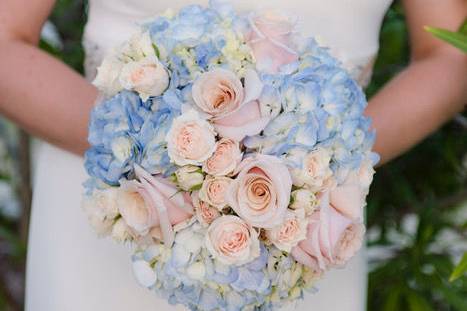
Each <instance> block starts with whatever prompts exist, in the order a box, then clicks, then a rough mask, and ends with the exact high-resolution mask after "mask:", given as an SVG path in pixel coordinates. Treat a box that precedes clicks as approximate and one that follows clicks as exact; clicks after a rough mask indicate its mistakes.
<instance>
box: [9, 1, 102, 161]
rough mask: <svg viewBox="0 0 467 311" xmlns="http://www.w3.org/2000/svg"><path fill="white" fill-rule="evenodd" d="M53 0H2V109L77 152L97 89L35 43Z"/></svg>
mask: <svg viewBox="0 0 467 311" xmlns="http://www.w3.org/2000/svg"><path fill="white" fill-rule="evenodd" d="M54 2H55V1H53V0H1V1H0V94H1V96H0V114H2V115H5V116H6V117H8V118H9V119H11V120H13V121H14V122H16V123H17V124H19V125H20V126H21V127H23V128H25V129H26V130H27V131H29V132H30V133H32V134H33V135H36V136H39V137H42V138H43V139H45V140H47V141H49V142H51V143H53V144H56V145H58V146H60V147H63V148H65V149H68V150H70V151H72V152H75V153H78V154H81V153H83V151H84V150H85V149H86V146H87V142H86V137H87V120H88V114H89V110H90V109H91V106H92V104H93V102H94V100H95V98H96V96H97V92H96V89H95V88H94V87H93V86H92V85H91V84H90V83H88V82H86V81H85V80H84V79H83V78H82V77H81V76H80V75H79V74H77V73H76V72H74V71H73V70H72V69H70V68H69V67H67V66H66V65H65V64H63V63H62V62H60V61H59V60H57V59H55V58H53V57H51V56H49V55H48V54H47V53H44V52H42V51H41V50H39V49H38V48H37V43H38V41H39V39H40V31H41V28H42V25H43V23H44V22H45V20H46V19H47V17H48V15H49V14H50V11H51V9H52V7H53V5H54Z"/></svg>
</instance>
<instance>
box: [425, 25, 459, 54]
mask: <svg viewBox="0 0 467 311" xmlns="http://www.w3.org/2000/svg"><path fill="white" fill-rule="evenodd" d="M425 30H426V31H428V32H430V33H432V34H433V35H434V36H435V37H437V38H439V39H441V40H443V41H446V42H448V43H450V44H452V45H453V46H455V47H457V48H458V49H460V50H462V51H463V52H465V53H467V35H465V34H463V33H459V32H452V31H449V30H446V29H441V28H433V27H429V26H425Z"/></svg>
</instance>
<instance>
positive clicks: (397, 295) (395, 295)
mask: <svg viewBox="0 0 467 311" xmlns="http://www.w3.org/2000/svg"><path fill="white" fill-rule="evenodd" d="M401 293H402V289H401V288H400V287H396V288H394V290H392V291H391V292H390V293H389V294H388V296H387V297H386V301H385V302H384V306H383V311H394V310H399V306H400V301H401V298H402V297H401Z"/></svg>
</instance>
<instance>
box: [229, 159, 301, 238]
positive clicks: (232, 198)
mask: <svg viewBox="0 0 467 311" xmlns="http://www.w3.org/2000/svg"><path fill="white" fill-rule="evenodd" d="M291 189H292V180H291V177H290V174H289V171H288V169H287V167H286V166H285V165H284V164H283V163H282V162H281V160H280V159H278V158H276V157H273V156H269V155H261V154H258V155H256V156H255V157H252V158H247V159H245V160H243V161H242V163H240V167H239V174H238V176H237V178H236V179H235V180H234V181H233V182H232V184H231V186H230V187H229V190H228V193H227V202H228V204H229V205H230V207H232V208H233V209H234V210H235V212H236V213H237V214H238V215H239V216H240V217H242V219H244V220H245V221H246V222H248V223H249V224H251V225H252V226H255V227H258V228H265V229H270V228H273V227H275V226H278V225H280V224H282V222H283V221H284V217H285V212H286V210H287V206H288V205H289V201H290V192H291Z"/></svg>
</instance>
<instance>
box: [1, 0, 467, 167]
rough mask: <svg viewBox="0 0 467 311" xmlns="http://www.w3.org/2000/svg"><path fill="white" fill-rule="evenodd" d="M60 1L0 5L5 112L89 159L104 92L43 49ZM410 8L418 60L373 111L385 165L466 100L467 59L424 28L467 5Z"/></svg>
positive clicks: (424, 1) (456, 18)
mask: <svg viewBox="0 0 467 311" xmlns="http://www.w3.org/2000/svg"><path fill="white" fill-rule="evenodd" d="M54 2H55V1H54V0H2V1H1V2H0V94H1V95H2V96H1V97H0V113H1V114H2V115H5V116H6V117H8V118H9V119H11V120H13V121H14V122H16V123H17V124H18V125H19V126H21V127H23V128H24V129H26V130H27V131H29V132H30V133H31V134H32V135H35V136H38V137H41V138H43V139H45V140H46V141H48V142H50V143H53V144H55V145H58V146H60V147H62V148H64V149H66V150H69V151H71V152H73V153H76V154H83V152H84V151H85V150H86V148H87V147H88V144H87V141H86V136H87V123H88V117H89V111H90V109H91V107H92V105H93V103H94V101H95V99H96V97H97V90H96V89H95V87H94V86H92V85H91V84H90V83H88V82H87V81H86V80H84V78H82V77H81V76H80V75H79V74H77V73H76V72H74V71H73V70H71V69H70V68H69V67H67V66H66V65H65V64H63V63H61V62H60V61H58V60H57V59H55V58H53V57H52V56H50V55H48V54H46V53H44V52H42V51H41V50H39V49H38V48H37V43H38V41H39V36H40V30H41V28H42V25H43V24H44V22H45V21H46V19H47V17H48V16H49V14H50V12H51V10H52V8H53V5H54ZM404 6H405V9H406V13H407V22H408V25H409V29H410V41H411V42H410V43H411V47H412V61H411V63H410V65H409V66H408V67H407V68H406V69H405V70H404V71H403V72H401V73H400V74H399V75H398V76H397V77H396V78H395V79H393V80H392V81H391V82H390V83H388V85H386V86H385V87H384V88H383V90H381V91H380V92H379V93H378V94H377V95H376V96H374V97H373V98H372V100H371V102H370V104H369V106H368V109H367V115H369V116H371V117H372V118H373V120H374V127H375V128H376V130H377V140H376V145H375V151H376V152H378V153H379V154H380V155H381V158H382V161H381V163H385V162H387V161H389V160H391V159H392V158H394V157H397V156H398V155H400V154H401V153H403V152H404V151H406V150H407V149H409V148H410V147H412V146H413V145H415V144H416V143H418V142H419V141H420V140H422V139H423V138H425V137H426V136H428V135H429V134H430V133H432V132H433V131H435V130H436V129H437V128H439V127H440V126H441V125H442V124H443V123H444V122H446V121H447V120H449V119H450V118H452V116H453V115H455V114H456V113H457V112H459V111H461V110H462V109H463V107H464V104H465V102H466V99H467V74H466V73H467V57H466V56H465V55H463V54H462V53H461V52H459V51H457V50H456V49H454V48H452V47H449V46H448V45H446V44H444V43H442V42H441V41H439V40H437V39H435V38H433V37H431V36H430V35H429V34H427V33H425V32H424V30H423V26H424V25H430V26H436V27H442V28H447V29H451V30H455V29H457V27H459V25H460V24H461V22H462V20H463V19H464V18H465V16H466V14H467V2H466V1H465V0H443V1H439V0H405V1H404Z"/></svg>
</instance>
